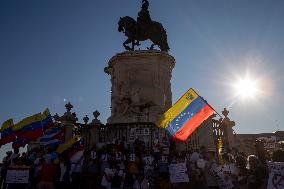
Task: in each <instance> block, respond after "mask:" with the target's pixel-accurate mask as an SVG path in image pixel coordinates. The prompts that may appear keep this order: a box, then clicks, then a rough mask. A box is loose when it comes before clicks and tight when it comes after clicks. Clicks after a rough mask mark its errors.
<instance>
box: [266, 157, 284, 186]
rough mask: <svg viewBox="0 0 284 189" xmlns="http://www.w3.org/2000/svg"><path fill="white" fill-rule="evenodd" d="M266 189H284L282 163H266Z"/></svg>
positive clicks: (283, 167) (283, 168)
mask: <svg viewBox="0 0 284 189" xmlns="http://www.w3.org/2000/svg"><path fill="white" fill-rule="evenodd" d="M268 167H269V170H270V173H269V178H268V185H267V188H268V189H284V162H268Z"/></svg>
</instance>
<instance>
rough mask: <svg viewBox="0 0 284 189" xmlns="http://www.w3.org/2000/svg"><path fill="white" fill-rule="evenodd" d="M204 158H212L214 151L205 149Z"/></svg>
mask: <svg viewBox="0 0 284 189" xmlns="http://www.w3.org/2000/svg"><path fill="white" fill-rule="evenodd" d="M205 157H206V159H208V160H212V159H214V157H215V152H214V151H207V152H206V154H205Z"/></svg>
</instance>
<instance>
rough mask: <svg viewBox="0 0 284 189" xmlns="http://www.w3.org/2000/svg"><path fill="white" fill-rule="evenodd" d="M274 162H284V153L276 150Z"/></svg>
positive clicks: (273, 155)
mask: <svg viewBox="0 0 284 189" xmlns="http://www.w3.org/2000/svg"><path fill="white" fill-rule="evenodd" d="M272 161H274V162H284V151H283V150H276V151H275V152H273V154H272Z"/></svg>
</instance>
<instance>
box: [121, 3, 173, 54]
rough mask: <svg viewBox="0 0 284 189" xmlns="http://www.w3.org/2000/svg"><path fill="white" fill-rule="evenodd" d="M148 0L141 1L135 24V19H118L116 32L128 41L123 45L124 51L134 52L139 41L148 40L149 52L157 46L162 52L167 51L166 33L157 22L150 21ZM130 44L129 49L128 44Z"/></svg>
mask: <svg viewBox="0 0 284 189" xmlns="http://www.w3.org/2000/svg"><path fill="white" fill-rule="evenodd" d="M148 8H149V2H148V0H142V7H141V10H140V12H139V13H138V17H137V22H136V20H135V19H133V18H131V17H129V16H125V17H123V18H120V19H119V22H118V31H119V32H123V33H124V34H125V36H127V37H128V39H127V40H126V41H125V42H124V43H123V46H124V48H125V49H126V50H132V51H134V47H135V45H136V46H139V45H140V43H139V41H145V40H148V39H150V40H151V41H152V42H153V44H152V45H151V47H150V48H148V49H149V50H152V49H153V48H154V46H155V45H157V46H158V47H159V48H160V49H161V50H162V51H166V52H167V51H169V49H170V48H169V45H168V42H167V33H166V30H165V29H164V28H163V26H162V24H161V23H159V22H155V21H152V19H151V16H150V13H149V10H148ZM129 43H131V45H132V46H131V47H129V46H128V44H129Z"/></svg>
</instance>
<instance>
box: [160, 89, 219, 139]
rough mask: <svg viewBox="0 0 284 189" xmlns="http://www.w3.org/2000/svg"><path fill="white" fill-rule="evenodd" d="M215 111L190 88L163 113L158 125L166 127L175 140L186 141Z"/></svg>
mask: <svg viewBox="0 0 284 189" xmlns="http://www.w3.org/2000/svg"><path fill="white" fill-rule="evenodd" d="M214 112H215V111H214V109H213V108H212V107H211V106H210V105H209V104H207V102H206V101H205V100H204V99H203V98H202V97H200V96H199V95H198V94H197V93H196V92H195V91H194V90H193V89H192V88H190V89H189V90H188V91H187V92H186V93H185V94H184V95H183V96H182V97H181V98H180V99H179V100H178V101H177V102H176V103H175V104H174V105H173V106H172V107H171V108H170V109H169V110H168V111H166V112H165V113H164V114H163V116H162V117H161V119H160V120H159V121H158V123H157V126H158V127H160V128H164V129H166V131H167V133H168V134H169V135H170V136H171V137H172V139H173V140H175V141H179V142H184V141H185V140H186V139H187V138H188V137H189V136H190V135H191V134H192V133H193V132H194V131H195V130H196V129H197V128H198V127H199V126H200V125H201V124H202V122H203V121H205V120H206V119H207V118H208V117H210V116H211V115H212V114H213V113H214Z"/></svg>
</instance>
